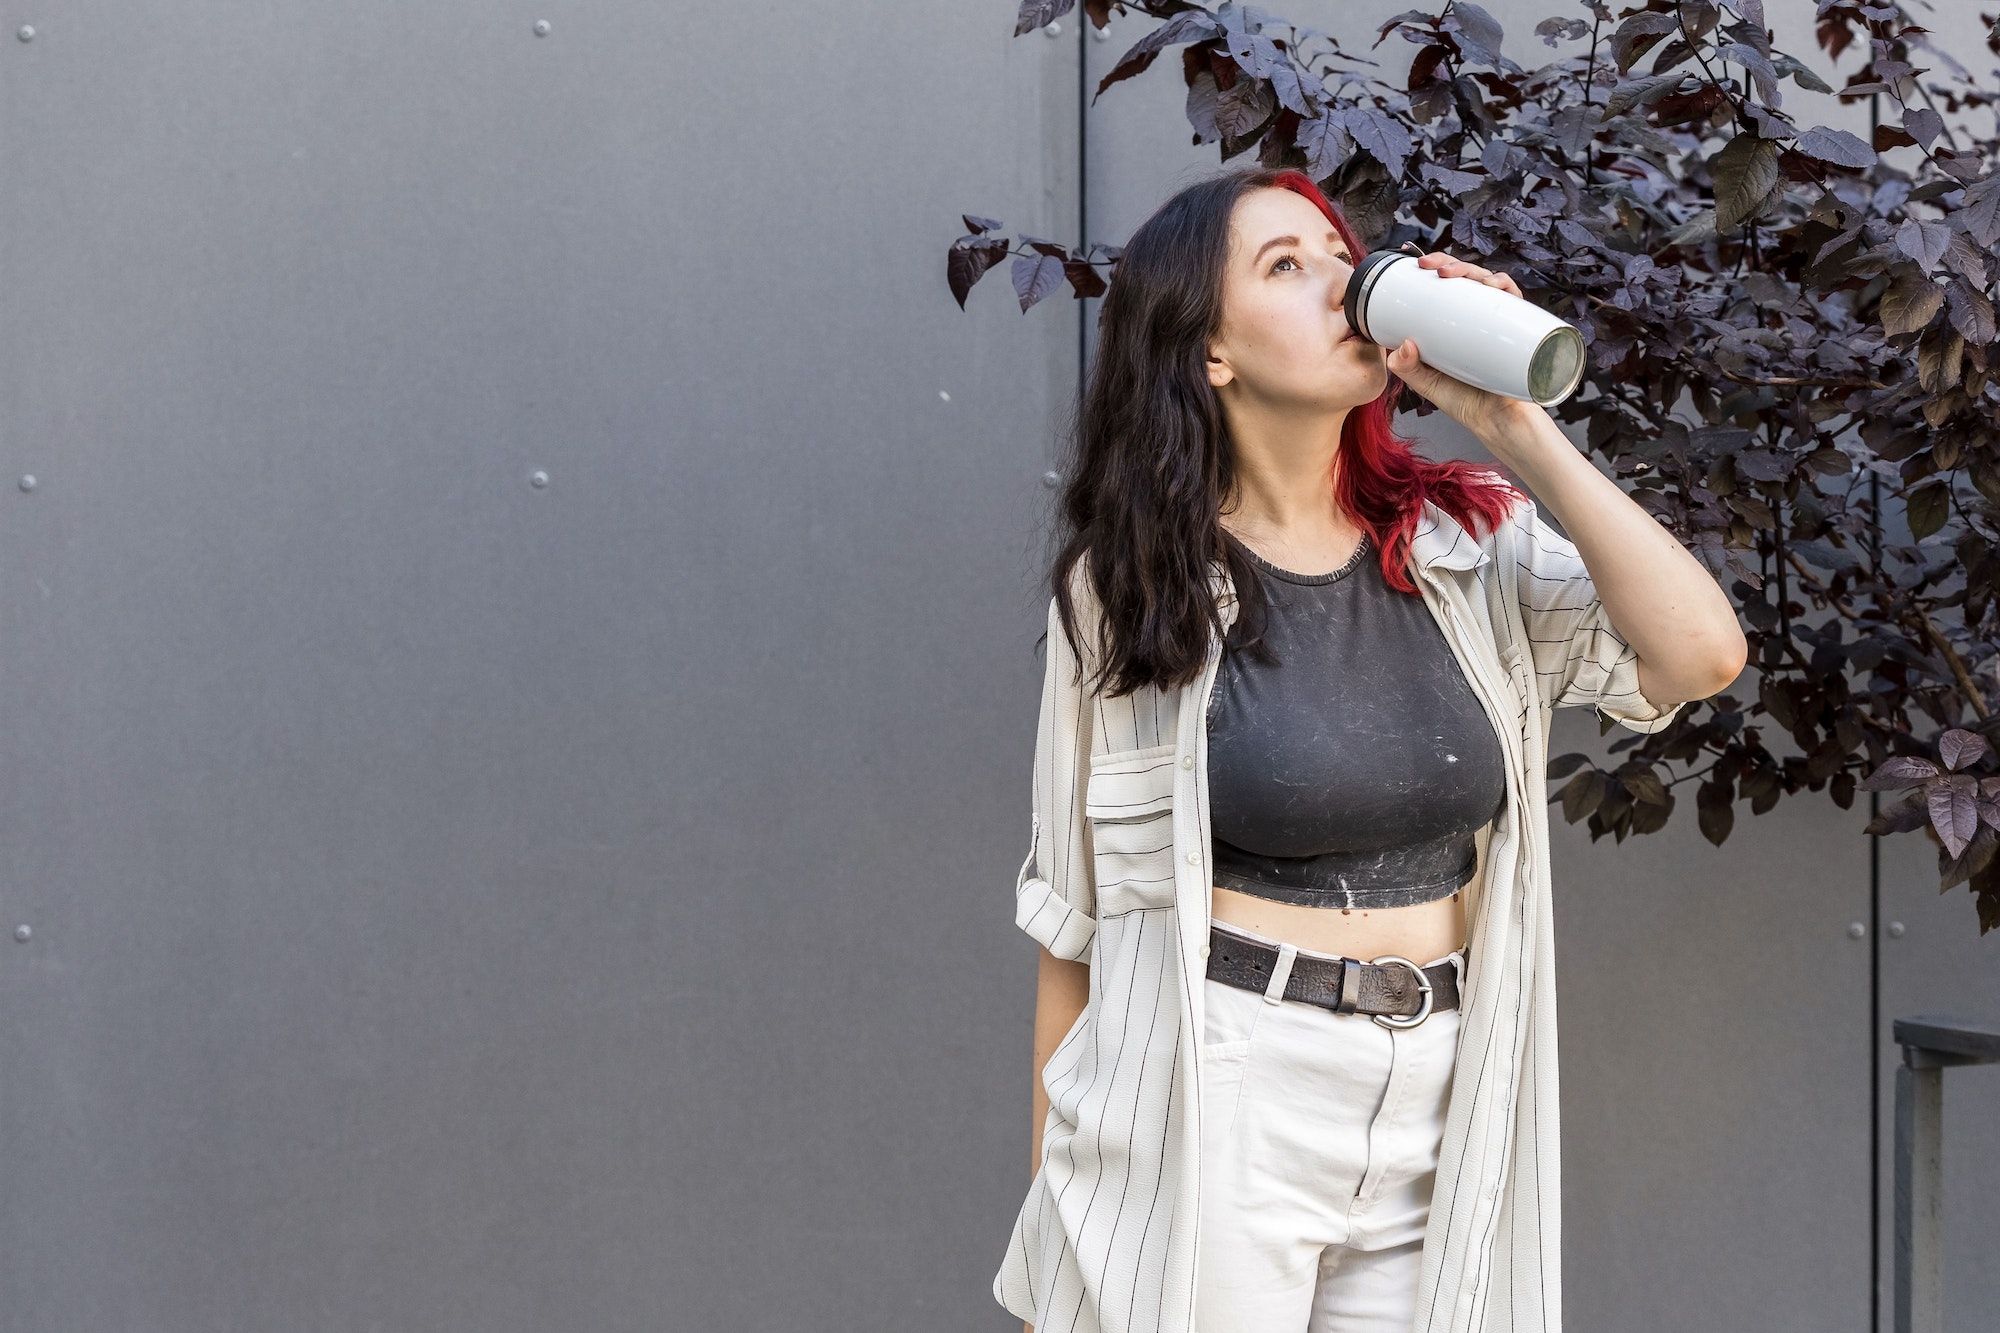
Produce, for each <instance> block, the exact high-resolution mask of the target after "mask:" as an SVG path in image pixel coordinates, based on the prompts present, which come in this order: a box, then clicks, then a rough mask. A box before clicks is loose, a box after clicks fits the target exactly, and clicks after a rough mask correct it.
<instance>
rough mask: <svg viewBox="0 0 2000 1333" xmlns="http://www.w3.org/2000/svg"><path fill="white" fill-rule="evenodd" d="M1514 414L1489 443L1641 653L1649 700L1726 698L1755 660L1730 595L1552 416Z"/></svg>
mask: <svg viewBox="0 0 2000 1333" xmlns="http://www.w3.org/2000/svg"><path fill="white" fill-rule="evenodd" d="M1512 406H1513V408H1514V409H1515V410H1514V411H1513V412H1512V413H1511V414H1510V415H1509V416H1507V417H1506V418H1505V419H1504V420H1503V421H1501V422H1498V423H1496V424H1495V425H1494V427H1493V429H1492V430H1491V431H1490V432H1489V433H1488V434H1487V435H1486V436H1485V437H1484V441H1485V444H1486V446H1487V448H1488V449H1489V450H1490V451H1491V452H1492V453H1493V456H1494V457H1495V458H1497V459H1499V460H1500V461H1501V462H1502V463H1505V464H1507V465H1508V466H1509V467H1511V468H1512V469H1513V470H1514V472H1515V473H1516V475H1518V476H1519V477H1520V478H1521V479H1522V480H1523V481H1525V482H1526V483H1527V484H1528V487H1529V489H1530V490H1532V491H1533V492H1534V494H1535V498H1536V499H1538V500H1539V501H1541V502H1542V504H1543V505H1545V506H1546V507H1547V508H1548V510H1549V511H1550V512H1551V513H1552V514H1554V515H1555V518H1556V521H1557V522H1558V523H1559V524H1560V525H1561V526H1562V530H1563V535H1565V536H1567V537H1568V538H1569V539H1570V541H1571V542H1572V543H1574V544H1575V546H1576V550H1577V554H1578V555H1580V556H1582V557H1583V563H1584V564H1585V565H1586V566H1587V567H1588V568H1589V570H1590V576H1591V579H1592V581H1593V582H1594V583H1596V585H1597V593H1598V596H1599V597H1601V598H1602V599H1603V601H1604V609H1605V612H1606V614H1608V615H1609V616H1610V618H1611V623H1612V624H1613V625H1615V626H1616V627H1617V629H1618V635H1619V637H1620V638H1622V639H1624V640H1625V641H1626V642H1628V643H1630V644H1631V645H1632V648H1633V649H1634V651H1635V652H1636V653H1637V654H1638V657H1639V677H1640V685H1641V687H1642V688H1643V689H1644V692H1645V695H1646V697H1647V698H1648V699H1651V700H1653V701H1654V702H1655V703H1660V704H1668V703H1678V702H1681V701H1682V700H1686V699H1705V698H1707V697H1708V696H1709V695H1712V694H1714V693H1716V692H1717V691H1719V690H1723V689H1727V688H1728V687H1729V685H1730V684H1731V683H1732V682H1734V681H1735V679H1736V676H1737V673H1739V672H1740V671H1742V669H1743V666H1744V662H1745V658H1746V655H1747V652H1748V647H1747V644H1746V643H1745V641H1744V637H1743V631H1742V629H1741V628H1740V627H1739V625H1738V624H1737V619H1736V609H1735V607H1734V606H1732V605H1731V604H1730V601H1729V597H1728V594H1726V593H1725V592H1723V590H1722V588H1721V586H1720V585H1719V584H1718V583H1717V582H1716V581H1715V577H1714V576H1713V575H1711V574H1710V573H1709V572H1708V569H1707V567H1706V566H1704V565H1703V564H1702V563H1701V561H1700V560H1698V559H1696V558H1695V556H1694V554H1693V553H1692V552H1690V551H1689V550H1687V548H1686V547H1684V546H1682V545H1681V544H1680V541H1679V540H1678V539H1677V538H1675V536H1674V535H1673V533H1671V532H1669V531H1667V529H1666V528H1664V527H1662V526H1661V525H1660V524H1659V523H1658V522H1657V521H1656V520H1655V519H1654V518H1653V516H1652V515H1651V514H1649V513H1647V512H1646V511H1645V510H1644V509H1642V508H1640V507H1639V505H1638V504H1637V503H1636V502H1635V501H1634V500H1633V499H1632V497H1631V496H1629V495H1627V494H1625V492H1624V490H1623V489H1622V488H1621V487H1620V486H1619V485H1618V483H1616V482H1615V481H1613V480H1611V478H1609V477H1607V476H1605V475H1604V474H1603V473H1602V472H1599V471H1598V470H1597V465H1596V464H1595V463H1593V462H1591V461H1590V459H1588V458H1586V457H1585V456H1584V455H1583V454H1582V453H1581V452H1580V451H1579V450H1578V449H1577V447H1576V446H1575V445H1573V444H1571V443H1570V441H1569V437H1568V436H1566V435H1564V434H1563V433H1562V428H1561V427H1560V426H1558V425H1557V424H1556V422H1555V420H1554V419H1553V418H1552V417H1550V416H1549V414H1548V412H1547V411H1546V410H1545V409H1543V408H1541V407H1538V406H1536V405H1534V404H1533V403H1526V402H1517V403H1514V404H1513V405H1512Z"/></svg>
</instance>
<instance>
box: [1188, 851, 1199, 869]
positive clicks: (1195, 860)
mask: <svg viewBox="0 0 2000 1333" xmlns="http://www.w3.org/2000/svg"><path fill="white" fill-rule="evenodd" d="M1188 864H1189V865H1191V866H1198V865H1200V864H1201V853H1200V852H1189V853H1188Z"/></svg>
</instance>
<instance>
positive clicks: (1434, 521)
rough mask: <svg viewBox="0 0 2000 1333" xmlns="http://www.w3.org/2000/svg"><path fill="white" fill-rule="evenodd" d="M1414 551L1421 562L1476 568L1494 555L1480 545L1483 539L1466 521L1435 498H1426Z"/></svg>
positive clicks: (1418, 525)
mask: <svg viewBox="0 0 2000 1333" xmlns="http://www.w3.org/2000/svg"><path fill="white" fill-rule="evenodd" d="M1410 553H1411V554H1412V555H1414V556H1415V557H1416V558H1417V563H1418V564H1419V565H1422V566H1424V567H1425V568H1429V567H1431V566H1432V565H1436V566H1438V567H1439V568H1442V569H1475V568H1477V567H1478V566H1480V565H1483V564H1485V563H1487V562H1488V561H1489V560H1491V559H1492V558H1493V557H1492V556H1490V555H1488V554H1486V552H1485V551H1484V550H1482V549H1481V548H1480V545H1479V539H1478V538H1477V537H1474V536H1473V535H1472V534H1471V533H1470V532H1467V531H1466V530H1465V527H1464V525H1463V524H1461V523H1460V522H1459V521H1458V520H1457V519H1455V518H1453V517H1452V516H1451V515H1450V514H1447V513H1446V512H1445V511H1444V510H1443V509H1441V508H1439V507H1438V506H1437V505H1436V504H1434V503H1433V502H1431V501H1429V500H1426V501H1424V508H1423V512H1422V513H1421V514H1419V515H1418V516H1417V530H1416V532H1415V533H1413V534H1412V535H1411V537H1410Z"/></svg>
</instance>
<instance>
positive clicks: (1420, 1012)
mask: <svg viewBox="0 0 2000 1333" xmlns="http://www.w3.org/2000/svg"><path fill="white" fill-rule="evenodd" d="M1368 961H1369V962H1371V963H1376V964H1381V963H1401V964H1402V965H1403V966H1404V967H1407V968H1409V969H1410V971H1411V972H1412V973H1414V974H1415V975H1416V978H1417V989H1418V991H1419V992H1420V993H1421V994H1422V996H1423V999H1422V1002H1421V1003H1419V1005H1418V1006H1417V1012H1415V1013H1414V1014H1370V1015H1368V1016H1369V1017H1370V1018H1372V1019H1374V1020H1375V1021H1376V1022H1377V1023H1380V1024H1381V1025H1382V1026H1383V1027H1385V1028H1413V1027H1415V1026H1416V1025H1417V1024H1419V1023H1421V1022H1423V1021H1424V1020H1425V1019H1426V1018H1429V1017H1430V1016H1431V979H1430V978H1429V977H1427V976H1425V975H1424V970H1423V969H1422V968H1421V967H1418V966H1417V965H1416V964H1415V963H1414V962H1412V961H1410V960H1409V959H1407V958H1405V957H1403V955H1401V954H1399V953H1385V954H1383V955H1382V956H1381V957H1379V958H1370V959H1369V960H1368Z"/></svg>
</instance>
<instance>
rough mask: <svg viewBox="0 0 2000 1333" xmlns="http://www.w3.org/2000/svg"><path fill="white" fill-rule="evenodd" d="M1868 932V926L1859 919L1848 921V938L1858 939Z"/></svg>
mask: <svg viewBox="0 0 2000 1333" xmlns="http://www.w3.org/2000/svg"><path fill="white" fill-rule="evenodd" d="M1867 933H1868V927H1866V926H1864V925H1862V924H1861V923H1860V922H1859V921H1850V922H1848V923H1847V938H1849V939H1851V940H1858V939H1860V938H1861V937H1862V936H1863V935H1866V934H1867Z"/></svg>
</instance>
